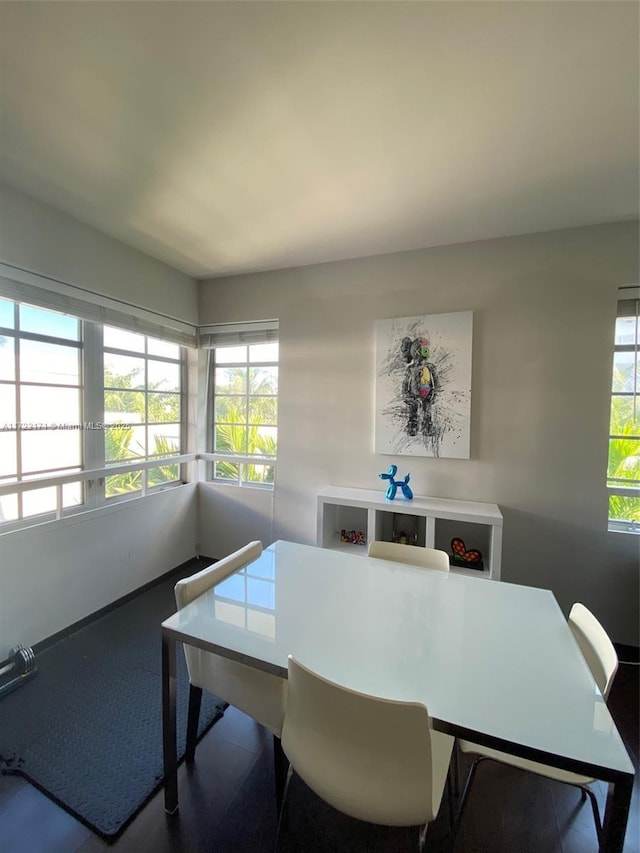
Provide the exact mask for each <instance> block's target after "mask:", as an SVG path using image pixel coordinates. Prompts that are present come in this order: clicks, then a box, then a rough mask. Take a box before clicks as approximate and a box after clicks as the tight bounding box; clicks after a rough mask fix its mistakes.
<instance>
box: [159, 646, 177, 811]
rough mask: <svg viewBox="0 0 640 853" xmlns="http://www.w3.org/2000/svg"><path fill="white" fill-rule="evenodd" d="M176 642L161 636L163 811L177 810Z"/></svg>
mask: <svg viewBox="0 0 640 853" xmlns="http://www.w3.org/2000/svg"><path fill="white" fill-rule="evenodd" d="M176 686H177V685H176V642H175V640H174V639H173V638H172V637H168V636H167V635H166V634H165V633H164V632H163V634H162V749H163V760H164V810H165V812H167V813H168V814H175V812H177V810H178V756H177V747H176Z"/></svg>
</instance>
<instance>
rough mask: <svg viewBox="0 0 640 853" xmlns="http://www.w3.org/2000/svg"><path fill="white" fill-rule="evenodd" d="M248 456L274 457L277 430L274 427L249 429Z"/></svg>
mask: <svg viewBox="0 0 640 853" xmlns="http://www.w3.org/2000/svg"><path fill="white" fill-rule="evenodd" d="M249 432H250V441H249V444H250V446H249V455H254V454H255V455H256V456H275V455H276V449H277V437H278V430H277V429H276V427H266V426H264V427H263V426H260V427H251V429H250V431H249Z"/></svg>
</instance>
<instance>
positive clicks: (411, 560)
mask: <svg viewBox="0 0 640 853" xmlns="http://www.w3.org/2000/svg"><path fill="white" fill-rule="evenodd" d="M368 554H369V556H370V557H377V558H378V559H380V560H393V562H395V563H406V564H407V565H409V566H420V567H421V568H424V569H437V570H438V571H440V572H448V571H449V555H448V554H447V552H446V551H441V550H440V549H438V548H421V547H420V546H417V545H402V544H400V543H399V542H380V541H378V540H375V541H373V542H371V543H370V545H369V551H368Z"/></svg>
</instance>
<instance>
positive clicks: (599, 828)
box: [576, 785, 602, 842]
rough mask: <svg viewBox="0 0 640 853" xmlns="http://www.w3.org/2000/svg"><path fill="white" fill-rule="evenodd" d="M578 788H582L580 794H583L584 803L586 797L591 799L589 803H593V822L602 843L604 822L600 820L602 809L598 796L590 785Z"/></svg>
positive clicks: (578, 786)
mask: <svg viewBox="0 0 640 853" xmlns="http://www.w3.org/2000/svg"><path fill="white" fill-rule="evenodd" d="M576 787H577V788H580V792H581V794H582V802H584V799H585V795H586V796H587V797H589V802H590V803H591V810H592V811H593V821H594V823H595V825H596V835H597V836H598V841H600V842H601V841H602V820H601V819H600V809H599V808H598V801H597V800H596V795H595V794H594V793H593V791H592V790H591V788H590V787H589V786H588V785H576Z"/></svg>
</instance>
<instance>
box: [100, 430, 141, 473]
mask: <svg viewBox="0 0 640 853" xmlns="http://www.w3.org/2000/svg"><path fill="white" fill-rule="evenodd" d="M132 442H133V427H131V426H127V427H115V428H112V427H109V428H108V429H105V431H104V459H105V462H106V463H107V464H108V463H111V462H118V461H125V460H127V459H130V458H131V457H133V456H135V455H136V454H135V452H134V450H133V449H132V447H131V444H132Z"/></svg>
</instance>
